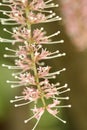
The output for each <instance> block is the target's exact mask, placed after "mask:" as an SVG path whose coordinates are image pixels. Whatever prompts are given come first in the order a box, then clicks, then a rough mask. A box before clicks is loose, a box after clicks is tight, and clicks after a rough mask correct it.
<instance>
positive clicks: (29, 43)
mask: <svg viewBox="0 0 87 130" xmlns="http://www.w3.org/2000/svg"><path fill="white" fill-rule="evenodd" d="M2 2H3V3H0V6H2V7H3V8H4V10H2V9H0V13H1V14H3V15H5V16H6V17H5V18H0V22H1V23H2V25H11V30H10V29H6V28H3V31H4V32H5V33H8V34H9V35H10V36H11V39H10V38H9V39H8V38H4V37H0V42H3V43H11V44H12V45H13V46H12V48H9V47H5V50H6V51H7V53H5V54H4V56H3V57H4V58H13V60H14V64H15V65H13V66H11V65H6V64H2V66H3V67H6V68H8V69H12V70H16V72H15V71H14V72H13V73H12V76H13V77H14V78H15V80H14V81H13V80H12V81H11V80H7V81H6V82H7V83H8V84H10V85H11V88H17V87H21V89H22V90H23V91H22V93H21V94H20V95H19V96H15V98H14V99H13V100H10V103H13V104H14V106H15V107H21V106H25V105H28V104H29V105H31V103H32V104H33V108H32V109H31V111H32V113H33V115H32V116H31V117H30V118H28V119H26V120H25V121H24V123H28V122H29V121H30V120H32V119H34V118H35V119H36V124H35V125H34V127H33V129H32V130H35V128H36V127H37V125H38V123H39V121H40V119H41V117H42V115H43V114H44V112H45V111H48V113H49V114H51V115H52V116H53V117H55V118H56V119H58V120H59V121H61V122H63V123H66V121H64V120H63V119H61V118H60V117H59V116H58V114H59V113H58V112H59V109H60V108H67V107H68V108H70V107H71V105H61V101H62V100H65V101H67V100H68V99H69V97H68V96H63V93H64V94H65V93H67V92H68V91H70V89H69V88H68V85H67V83H65V84H64V85H61V84H60V83H59V82H57V83H55V84H53V83H51V80H50V79H53V80H54V79H55V78H57V76H59V75H60V74H61V73H62V72H64V71H65V70H66V68H62V69H60V70H57V71H54V72H52V71H51V68H52V67H51V66H49V65H46V64H45V60H48V61H50V60H52V59H54V58H58V57H62V56H65V55H66V53H60V51H59V50H58V49H57V50H56V51H53V52H50V51H48V50H47V48H44V47H43V45H46V44H47V45H50V46H51V44H52V45H53V44H59V43H64V40H63V39H61V40H58V41H57V40H56V41H52V40H51V39H52V38H53V37H55V36H58V35H59V34H60V31H59V30H57V31H56V32H55V33H52V34H50V35H46V31H45V30H44V28H43V27H41V28H34V29H33V28H32V26H33V25H35V24H37V25H38V24H41V25H42V24H43V23H50V22H56V21H60V20H62V18H61V17H60V16H56V13H55V12H53V11H52V8H55V7H58V6H59V5H58V4H54V3H53V0H45V1H44V0H30V1H29V0H2ZM7 8H8V9H9V10H6V9H7ZM14 25H15V26H14ZM15 45H16V48H17V49H13V47H14V46H15ZM61 95H62V96H61ZM39 101H40V102H41V106H39V105H38V103H39ZM49 101H50V102H49ZM16 102H17V104H16ZM38 106H39V107H38Z"/></svg>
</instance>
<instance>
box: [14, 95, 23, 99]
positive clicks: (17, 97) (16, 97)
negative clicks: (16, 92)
mask: <svg viewBox="0 0 87 130" xmlns="http://www.w3.org/2000/svg"><path fill="white" fill-rule="evenodd" d="M23 97H24V96H15V99H19V98H23Z"/></svg>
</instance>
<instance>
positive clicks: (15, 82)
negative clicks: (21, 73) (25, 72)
mask: <svg viewBox="0 0 87 130" xmlns="http://www.w3.org/2000/svg"><path fill="white" fill-rule="evenodd" d="M6 83H11V84H12V83H14V84H17V83H20V81H9V80H7V81H6Z"/></svg>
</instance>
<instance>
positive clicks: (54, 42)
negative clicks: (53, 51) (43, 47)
mask: <svg viewBox="0 0 87 130" xmlns="http://www.w3.org/2000/svg"><path fill="white" fill-rule="evenodd" d="M40 43H41V44H57V43H64V40H60V41H53V42H40Z"/></svg>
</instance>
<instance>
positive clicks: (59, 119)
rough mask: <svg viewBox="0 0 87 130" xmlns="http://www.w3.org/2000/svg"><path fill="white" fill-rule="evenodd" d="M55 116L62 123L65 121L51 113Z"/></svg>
mask: <svg viewBox="0 0 87 130" xmlns="http://www.w3.org/2000/svg"><path fill="white" fill-rule="evenodd" d="M53 116H54V117H55V118H57V119H58V120H60V121H61V122H63V123H66V121H64V120H62V119H61V118H60V117H58V116H56V115H53Z"/></svg>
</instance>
